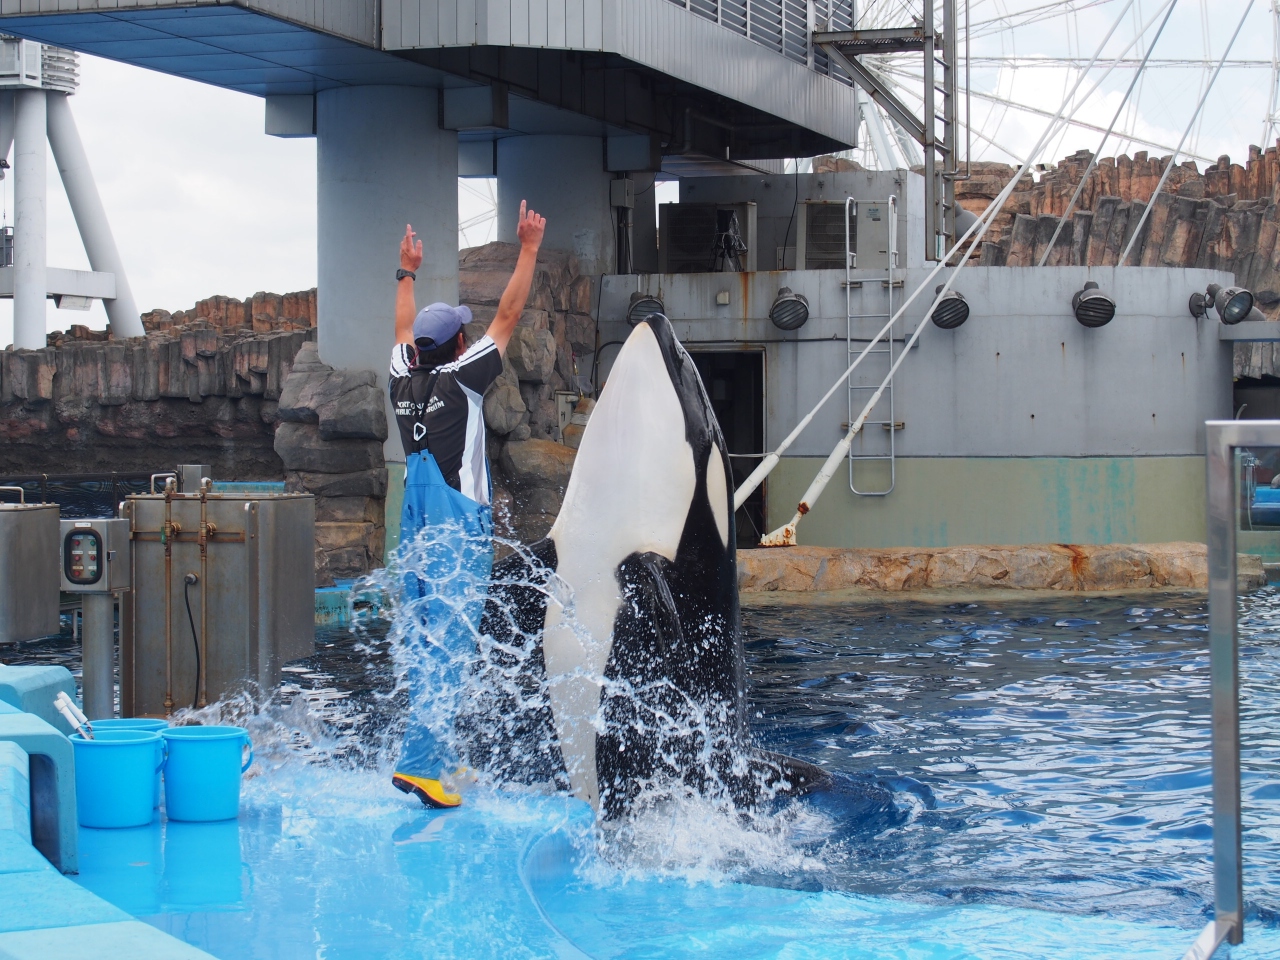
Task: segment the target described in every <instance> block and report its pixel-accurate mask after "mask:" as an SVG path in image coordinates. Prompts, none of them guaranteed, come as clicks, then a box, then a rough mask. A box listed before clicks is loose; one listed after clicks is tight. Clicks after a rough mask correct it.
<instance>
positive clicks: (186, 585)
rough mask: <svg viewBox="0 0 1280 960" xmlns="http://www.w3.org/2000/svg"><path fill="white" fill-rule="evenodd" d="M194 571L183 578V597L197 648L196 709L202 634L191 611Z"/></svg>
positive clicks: (198, 701)
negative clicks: (200, 634)
mask: <svg viewBox="0 0 1280 960" xmlns="http://www.w3.org/2000/svg"><path fill="white" fill-rule="evenodd" d="M197 579H198V578H197V577H196V575H195V574H194V573H188V574H187V575H186V576H185V577H184V578H183V580H182V599H183V600H185V601H186V603H187V622H188V623H190V624H191V642H192V643H193V644H195V648H196V693H195V696H194V697H192V698H191V709H192V710H195V709H197V707H198V706H199V703H200V636H199V634H197V633H196V618H195V617H194V616H193V615H192V613H191V585H192V584H193V583H196V582H197Z"/></svg>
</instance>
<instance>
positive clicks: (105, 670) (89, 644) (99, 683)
mask: <svg viewBox="0 0 1280 960" xmlns="http://www.w3.org/2000/svg"><path fill="white" fill-rule="evenodd" d="M81 604H82V607H81V609H82V611H83V613H82V616H83V617H84V626H83V627H82V628H81V632H80V636H81V638H82V640H81V656H82V658H83V660H82V664H83V669H82V671H81V673H82V682H83V686H84V698H83V699H84V712H85V713H86V714H87V715H88V717H89V719H90V720H104V719H107V718H109V717H112V716H114V715H115V712H116V711H115V683H114V676H113V674H114V673H115V625H116V624H115V621H116V598H115V597H114V596H113V595H111V594H109V593H86V594H85V595H84V596H83V598H82V600H81Z"/></svg>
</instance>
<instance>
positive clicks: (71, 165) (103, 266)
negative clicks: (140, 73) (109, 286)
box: [48, 92, 146, 340]
mask: <svg viewBox="0 0 1280 960" xmlns="http://www.w3.org/2000/svg"><path fill="white" fill-rule="evenodd" d="M48 103H49V107H48V113H49V120H48V129H49V145H50V146H51V147H53V159H54V162H55V163H56V164H57V165H58V173H59V174H61V175H62V185H63V187H65V188H66V191H67V199H68V200H69V201H70V202H71V213H72V214H73V215H74V216H75V218H76V226H77V227H78V228H79V229H80V239H81V240H83V241H84V250H85V253H87V254H88V255H89V266H90V267H91V268H92V269H93V270H95V271H97V272H99V273H114V274H115V276H116V297H115V299H114V300H103V301H102V305H103V306H104V307H106V310H107V320H108V321H109V322H110V324H111V332H112V334H113V335H114V336H115V337H116V339H117V340H120V339H124V338H126V337H141V336H145V335H146V331H145V330H143V328H142V319H141V318H140V317H139V315H138V307H137V304H135V303H134V300H133V291H132V290H131V289H130V288H129V280H128V278H127V277H126V276H125V272H124V263H123V262H122V261H121V260H120V253H119V251H118V250H117V249H116V241H115V237H114V236H112V233H111V224H110V223H108V221H107V213H106V211H105V210H104V209H103V207H102V198H101V197H99V196H98V187H97V185H96V184H95V183H94V182H93V172H92V170H90V169H89V158H88V157H87V156H86V155H85V152H84V144H83V143H82V142H81V141H80V132H79V131H78V130H77V129H76V120H75V117H74V116H73V115H72V113H71V105H70V104H69V103H68V102H67V95H66V94H65V93H55V92H51V93H49V95H48Z"/></svg>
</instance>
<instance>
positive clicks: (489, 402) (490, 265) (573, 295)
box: [458, 243, 596, 542]
mask: <svg viewBox="0 0 1280 960" xmlns="http://www.w3.org/2000/svg"><path fill="white" fill-rule="evenodd" d="M519 252H520V251H519V247H518V246H516V245H515V244H512V243H489V244H485V245H484V246H481V247H473V248H471V249H469V250H463V251H462V252H461V254H460V256H459V260H458V286H459V295H460V298H461V301H462V302H463V303H465V304H467V306H469V307H470V308H471V313H472V316H473V322H472V323H470V324H468V325H467V329H466V331H465V333H466V337H467V342H468V343H474V342H475V341H476V340H478V339H479V338H480V337H481V336H483V335H484V331H485V330H486V329H488V326H489V323H490V321H492V320H493V317H494V314H495V313H496V312H497V308H498V301H499V300H500V299H501V297H502V292H503V291H504V290H505V289H506V287H507V281H509V280H510V279H511V272H512V270H514V269H515V265H516V258H517V257H518V255H519ZM595 349H596V324H595V320H594V319H593V318H592V317H591V278H590V277H585V276H581V275H580V274H579V273H578V264H577V260H576V259H575V258H574V257H573V256H571V255H569V254H566V253H561V252H558V251H555V250H546V249H543V250H542V251H540V252H539V254H538V266H537V270H536V271H535V273H534V277H533V287H532V289H531V291H530V293H529V300H528V302H527V303H526V304H525V309H524V311H523V313H521V315H520V322H519V324H518V326H517V327H516V330H515V333H514V334H513V335H512V337H511V343H510V345H509V346H508V348H507V354H506V357H505V358H504V359H503V364H502V366H503V369H502V375H501V376H500V377H499V378H498V380H497V381H496V382H495V383H494V384H493V386H492V387H490V388H489V391H488V392H487V393H486V394H485V400H484V418H485V425H486V426H487V427H488V429H489V462H490V464H491V465H492V467H493V471H494V485H495V489H494V507H495V516H496V519H497V523H498V525H499V531H500V532H502V533H504V534H505V535H507V536H513V537H515V538H517V539H520V540H524V541H526V542H528V541H532V540H536V539H538V538H539V537H542V536H544V535H545V534H546V531H547V530H548V529H550V527H551V523H552V522H553V521H554V520H555V516H556V514H557V513H558V512H559V510H560V502H561V499H562V498H563V496H564V485H565V483H567V482H568V471H569V466H570V465H572V463H573V455H574V451H573V450H571V449H569V448H568V447H566V446H564V445H563V444H561V443H560V442H559V441H560V440H561V439H562V438H561V436H560V418H559V413H558V411H557V408H556V400H555V397H556V394H557V393H558V392H571V393H577V392H578V388H579V385H580V384H581V382H582V380H583V379H584V375H585V374H586V371H579V370H578V358H579V357H583V356H585V355H590V354H594V352H595Z"/></svg>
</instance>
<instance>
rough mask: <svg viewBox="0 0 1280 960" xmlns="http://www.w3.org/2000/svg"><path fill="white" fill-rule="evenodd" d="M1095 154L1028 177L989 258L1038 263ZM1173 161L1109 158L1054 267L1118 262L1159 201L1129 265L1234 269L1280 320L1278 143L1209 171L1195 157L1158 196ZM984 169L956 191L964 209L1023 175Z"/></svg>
mask: <svg viewBox="0 0 1280 960" xmlns="http://www.w3.org/2000/svg"><path fill="white" fill-rule="evenodd" d="M1091 156H1092V155H1091V154H1090V153H1089V151H1087V150H1081V151H1078V152H1077V153H1075V154H1073V155H1071V156H1070V157H1067V158H1066V159H1064V160H1062V161H1061V162H1059V163H1058V164H1057V165H1056V166H1054V167H1051V168H1049V169H1047V170H1045V171H1043V172H1041V173H1040V175H1039V177H1038V178H1033V177H1031V176H1025V177H1023V178H1022V180H1021V181H1020V182H1019V183H1018V184H1017V186H1016V187H1015V188H1014V191H1013V193H1012V195H1011V196H1010V198H1009V201H1008V203H1006V205H1005V207H1004V210H1003V211H1002V212H1001V214H1000V216H999V217H997V218H996V222H995V223H994V224H993V225H992V229H991V231H990V232H989V233H988V234H987V238H986V240H985V241H984V242H983V244H982V246H981V251H980V254H979V262H981V263H982V264H984V265H988V266H1010V267H1012V266H1033V265H1035V264H1038V263H1039V262H1040V258H1041V257H1042V256H1043V255H1044V252H1045V250H1046V248H1047V247H1048V244H1049V241H1050V239H1051V238H1052V236H1053V232H1054V230H1055V229H1057V226H1058V224H1059V222H1060V220H1061V217H1062V214H1063V213H1064V212H1065V211H1066V208H1067V204H1068V203H1069V202H1070V200H1071V195H1072V194H1073V193H1074V192H1075V190H1076V187H1077V186H1078V185H1079V183H1080V178H1081V176H1082V174H1083V173H1084V170H1085V168H1086V167H1087V166H1088V164H1089V160H1090V158H1091ZM1167 163H1168V158H1167V157H1164V158H1157V157H1148V155H1147V154H1146V152H1138V153H1136V154H1134V156H1133V157H1128V156H1121V157H1115V158H1112V157H1106V158H1103V159H1101V160H1099V161H1098V164H1097V165H1096V166H1095V167H1094V169H1093V170H1092V171H1091V172H1090V174H1089V177H1088V179H1087V180H1086V181H1085V185H1084V189H1083V190H1082V192H1081V194H1080V199H1079V200H1078V201H1077V203H1076V208H1075V210H1074V211H1073V213H1072V215H1071V218H1070V220H1069V222H1068V223H1067V224H1066V225H1065V226H1064V227H1063V229H1062V231H1061V233H1060V234H1059V236H1058V239H1057V241H1056V242H1055V243H1054V247H1053V250H1052V251H1051V252H1050V254H1049V258H1048V260H1047V261H1046V263H1047V265H1050V266H1060V265H1068V264H1070V265H1090V266H1095V265H1101V266H1112V265H1115V264H1116V263H1117V262H1118V261H1119V257H1120V254H1121V253H1122V252H1123V251H1124V248H1125V246H1126V245H1127V244H1128V243H1129V240H1130V238H1131V237H1132V236H1133V232H1134V230H1135V228H1136V227H1137V225H1138V221H1139V220H1140V219H1141V218H1142V214H1143V211H1144V210H1146V208H1147V206H1148V204H1150V205H1151V213H1150V214H1149V215H1148V217H1147V221H1146V223H1145V224H1144V225H1143V228H1142V233H1141V234H1140V235H1139V237H1138V239H1137V242H1136V243H1135V244H1134V248H1133V251H1132V252H1131V253H1130V255H1129V260H1128V261H1127V263H1129V264H1131V265H1135V266H1147V267H1203V268H1206V269H1211V270H1225V271H1227V272H1229V273H1233V274H1235V278H1236V282H1237V283H1238V284H1240V285H1241V286H1244V287H1248V288H1249V289H1250V290H1252V291H1254V294H1255V295H1256V297H1257V302H1258V306H1259V307H1260V308H1261V309H1262V311H1263V312H1264V313H1266V315H1267V316H1268V317H1269V318H1270V319H1277V318H1280V243H1278V242H1277V239H1278V238H1280V158H1278V156H1277V148H1276V147H1270V148H1268V149H1267V150H1266V151H1262V150H1260V149H1259V148H1258V147H1250V148H1249V159H1248V160H1247V161H1246V163H1245V164H1244V165H1243V166H1242V165H1240V164H1236V163H1232V162H1231V158H1230V157H1226V156H1224V157H1220V158H1219V159H1218V161H1217V163H1215V164H1213V165H1212V166H1209V167H1207V168H1206V169H1205V170H1204V171H1203V172H1200V171H1199V170H1198V168H1197V167H1196V164H1195V162H1194V161H1191V160H1188V161H1186V162H1184V163H1181V164H1179V165H1177V166H1175V167H1174V168H1173V170H1172V172H1171V173H1170V175H1169V179H1168V181H1167V182H1166V184H1165V186H1164V188H1163V189H1162V190H1161V192H1160V194H1159V195H1157V196H1156V198H1155V200H1154V201H1152V199H1151V197H1152V194H1153V193H1154V191H1155V188H1156V185H1157V183H1159V180H1160V175H1161V173H1162V172H1163V170H1164V167H1165V165H1166V164H1167ZM974 166H975V170H974V176H973V179H971V180H968V181H961V182H959V183H957V184H956V196H957V200H959V202H960V203H961V205H962V206H964V207H965V208H966V209H968V210H971V211H973V212H975V213H978V212H981V211H982V210H984V209H986V207H987V205H988V204H989V203H990V202H991V201H992V200H993V199H994V198H995V196H996V195H997V194H998V193H999V192H1000V190H1001V189H1003V188H1004V186H1005V184H1007V183H1008V182H1009V181H1010V179H1012V177H1013V175H1014V173H1016V172H1017V171H1016V170H1015V169H1014V168H1012V167H1009V166H1007V165H1005V164H991V163H983V164H975V165H974Z"/></svg>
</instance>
